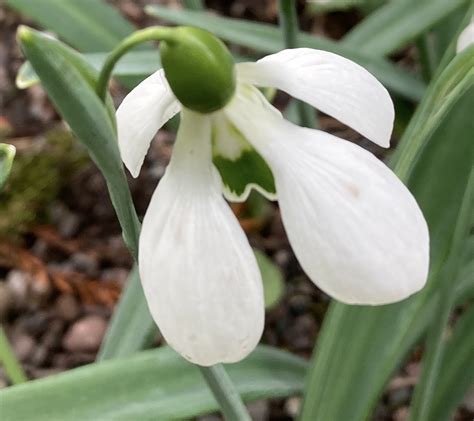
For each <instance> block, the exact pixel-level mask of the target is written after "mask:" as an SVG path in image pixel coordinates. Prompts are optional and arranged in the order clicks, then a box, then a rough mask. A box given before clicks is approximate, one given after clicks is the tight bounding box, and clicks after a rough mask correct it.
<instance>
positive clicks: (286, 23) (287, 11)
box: [278, 0, 317, 128]
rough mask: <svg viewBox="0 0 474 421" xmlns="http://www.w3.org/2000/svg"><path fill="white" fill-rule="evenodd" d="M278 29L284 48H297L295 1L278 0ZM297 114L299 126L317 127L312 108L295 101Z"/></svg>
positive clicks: (297, 30)
mask: <svg viewBox="0 0 474 421" xmlns="http://www.w3.org/2000/svg"><path fill="white" fill-rule="evenodd" d="M278 10H279V19H280V27H281V28H282V31H283V39H284V42H285V47H286V48H296V47H298V32H299V29H298V16H297V15H296V4H295V0H278ZM296 104H297V109H298V114H299V116H300V120H301V125H302V126H305V127H310V128H314V127H316V126H317V121H316V114H315V110H314V109H313V107H311V106H309V105H308V104H306V103H304V102H302V101H297V102H296Z"/></svg>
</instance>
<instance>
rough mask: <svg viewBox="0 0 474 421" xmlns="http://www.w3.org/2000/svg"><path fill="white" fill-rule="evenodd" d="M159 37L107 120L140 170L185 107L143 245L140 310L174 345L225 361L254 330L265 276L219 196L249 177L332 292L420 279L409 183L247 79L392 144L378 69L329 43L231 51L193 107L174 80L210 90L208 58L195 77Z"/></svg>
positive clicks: (414, 285)
mask: <svg viewBox="0 0 474 421" xmlns="http://www.w3.org/2000/svg"><path fill="white" fill-rule="evenodd" d="M186 29H187V30H189V31H191V32H192V31H196V33H197V34H201V32H202V33H204V31H201V32H199V31H200V30H197V29H192V30H191V29H190V28H186ZM192 33H193V34H194V32H192ZM206 34H208V33H206ZM201 35H202V34H201ZM201 35H200V36H201ZM203 36H204V35H203ZM207 36H209V37H211V36H210V35H205V37H207ZM212 42H215V43H218V44H216V45H219V47H218V48H217V47H216V46H215V45H214V46H213V48H214V49H217V50H219V48H222V49H225V47H224V45H223V44H222V46H220V45H221V44H219V43H220V41H218V40H215V41H212ZM212 42H210V43H211V44H212ZM162 44H163V43H162ZM193 45H195V44H193ZM166 48H171V47H170V44H166V43H165V46H164V47H163V46H162V49H161V53H162V62H163V65H164V70H163V69H160V70H158V71H157V72H156V73H154V74H153V75H151V76H150V77H148V78H147V79H145V80H144V81H143V82H142V83H140V84H139V85H138V86H137V87H136V88H135V89H134V90H132V91H131V92H130V93H129V95H128V96H127V97H126V98H125V99H124V101H123V102H122V104H121V105H120V107H119V109H118V111H117V127H118V140H119V146H120V151H121V155H122V158H123V161H124V163H125V165H126V166H127V168H128V169H129V170H130V172H131V173H132V175H133V176H134V177H136V176H138V174H139V171H140V168H141V166H142V163H143V160H144V156H145V154H146V152H147V150H148V148H149V144H150V142H151V140H152V138H153V137H154V135H155V133H156V132H157V131H158V130H159V129H160V127H162V125H163V124H164V123H165V122H166V121H167V120H168V119H170V118H171V117H172V116H173V115H175V114H176V113H178V112H180V113H181V123H180V127H179V131H178V135H177V140H176V143H175V145H174V150H173V153H172V157H171V162H170V164H169V166H168V168H167V170H166V173H165V175H164V176H163V178H162V179H161V180H160V182H159V184H158V187H157V188H156V191H155V193H154V194H153V197H152V199H151V202H150V205H149V207H148V210H147V212H146V215H145V218H144V221H143V226H142V232H141V236H140V245H139V268H140V275H141V280H142V283H143V287H144V291H145V296H146V298H147V302H148V305H149V308H150V311H151V313H152V315H153V317H154V319H155V321H156V323H157V325H158V327H159V328H160V330H161V332H162V334H163V336H164V337H165V339H166V340H167V342H168V343H169V344H170V345H171V346H172V347H173V348H174V349H175V350H176V351H178V352H179V353H180V354H182V355H183V356H184V357H185V358H187V359H188V360H190V361H192V362H194V363H197V364H200V365H205V366H207V365H212V364H215V363H219V362H225V363H230V362H235V361H238V360H240V359H242V358H244V357H245V356H246V355H247V354H248V353H249V352H250V351H252V349H253V348H254V347H255V346H256V345H257V343H258V341H259V339H260V337H261V334H262V330H263V325H264V304H263V291H262V283H261V276H260V273H259V269H258V266H257V263H256V259H255V257H254V254H253V252H252V249H251V247H250V245H249V243H248V240H247V238H246V236H245V234H244V232H243V230H242V228H241V227H240V225H239V223H238V221H237V219H236V218H235V216H234V215H233V213H232V212H231V210H230V208H229V206H228V204H227V202H226V200H225V199H224V197H226V198H227V199H229V200H245V199H246V197H247V196H248V194H249V191H250V190H251V189H252V188H254V189H256V190H258V191H259V192H260V193H262V194H263V195H265V196H266V197H268V198H269V199H271V200H278V203H279V207H280V212H281V217H282V220H283V224H284V227H285V229H286V232H287V235H288V238H289V240H290V243H291V246H292V248H293V251H294V253H295V255H296V257H297V259H298V261H299V263H300V264H301V266H302V268H303V270H304V271H305V272H306V274H307V275H308V277H309V278H310V279H311V280H312V281H313V282H314V283H315V284H316V285H317V286H318V287H319V288H321V289H322V290H323V291H324V292H326V293H327V294H328V295H330V296H332V297H334V298H335V299H337V300H339V301H341V302H344V303H348V304H368V305H378V304H386V303H392V302H395V301H399V300H403V299H405V298H406V297H408V296H410V295H411V294H413V293H415V292H417V291H418V290H420V289H421V288H422V287H423V286H424V284H425V282H426V278H427V271H428V261H429V246H428V244H429V238H428V229H427V225H426V222H425V219H424V217H423V215H422V213H421V211H420V209H419V207H418V205H417V203H416V201H415V199H414V198H413V196H412V195H411V194H410V192H409V190H408V189H407V188H406V187H405V186H404V185H403V183H402V182H401V181H400V180H399V179H398V178H397V177H396V175H395V174H394V173H393V172H392V171H391V170H390V169H389V168H388V167H386V166H385V165H384V164H383V163H382V162H381V161H379V160H378V159H377V158H376V157H375V156H374V155H372V154H371V153H370V152H368V151H366V150H365V149H363V148H361V147H359V146H357V145H355V144H353V143H350V142H348V141H345V140H342V139H339V138H337V137H336V136H333V135H331V134H329V133H326V132H324V131H321V130H312V129H308V128H302V127H298V126H296V125H294V124H292V123H290V122H288V121H286V120H285V119H284V118H283V117H282V115H281V114H280V112H279V111H278V110H277V109H276V108H274V107H273V106H272V105H271V104H270V103H269V102H268V101H267V100H266V98H265V97H264V96H263V95H262V93H261V92H260V91H259V90H258V89H257V88H258V87H272V88H277V89H280V90H282V91H285V92H286V93H288V94H289V95H291V96H293V97H295V98H298V99H300V100H303V101H305V102H307V103H309V104H311V105H313V106H314V107H316V108H318V109H319V110H321V111H322V112H324V113H326V114H328V115H330V116H332V117H334V118H336V119H338V120H339V121H341V122H342V123H344V124H346V125H347V126H349V127H351V128H353V129H354V130H356V131H357V132H359V133H360V134H362V135H363V136H365V137H366V138H367V139H369V140H371V141H372V142H374V143H376V144H377V145H380V146H383V147H388V146H389V142H390V135H391V132H392V127H393V120H394V108H393V104H392V101H391V99H390V96H389V94H388V92H387V90H386V89H385V88H384V87H383V86H382V85H381V84H380V83H379V82H378V81H377V80H376V78H375V77H374V76H372V75H371V74H370V73H369V72H368V71H367V70H365V69H364V68H362V67H361V66H359V65H358V64H356V63H353V62H352V61H350V60H348V59H346V58H343V57H340V56H338V55H336V54H332V53H329V52H326V51H320V50H313V49H308V48H297V49H290V50H283V51H281V52H279V53H276V54H272V55H269V56H267V57H265V58H263V59H261V60H259V61H257V62H256V63H239V64H237V65H235V76H234V70H233V69H234V67H233V66H231V69H232V70H231V73H230V74H231V76H229V80H232V82H231V83H233V84H234V87H233V88H232V89H231V90H229V92H230V94H229V95H228V98H225V101H223V103H221V104H220V105H218V106H209V107H208V108H209V110H208V111H202V110H196V108H194V109H189V106H188V105H187V103H189V102H191V101H190V98H188V97H187V96H186V91H185V90H184V91H183V90H182V89H181V92H179V89H177V88H175V87H174V84H176V80H177V79H179V78H182V80H181V81H180V82H179V83H180V84H181V85H180V86H186V85H187V86H188V87H190V88H189V89H192V90H193V92H192V93H191V94H192V95H191V96H192V98H191V99H192V100H193V101H195V102H196V100H197V103H199V98H200V96H199V95H201V100H202V101H203V102H205V101H207V100H208V99H209V98H207V96H212V93H209V92H210V90H212V89H214V88H215V87H214V84H213V83H212V81H213V77H214V76H213V74H212V72H211V70H212V66H213V65H214V64H215V63H211V64H210V65H209V66H210V67H209V69H210V70H209V72H210V74H209V75H206V76H202V77H203V80H200V79H199V77H200V73H201V70H200V69H199V65H195V64H193V57H192V54H188V55H186V57H185V58H183V63H187V67H186V68H185V69H184V70H182V69H177V68H176V66H174V67H173V65H170V62H171V61H172V60H171V59H170V58H169V56H168V51H167V50H166ZM225 51H227V50H225ZM181 52H182V51H181ZM193 54H194V50H193ZM222 54H223V53H222ZM224 55H225V54H223V56H224ZM229 57H230V55H229ZM175 58H176V57H174V59H175ZM211 59H212V55H211ZM226 60H227V59H226ZM183 65H184V64H183ZM225 66H227V64H225ZM173 72H178V73H179V72H181V74H180V75H179V74H178V75H177V74H173ZM219 77H220V76H219ZM219 83H220V81H219V80H218V77H216V79H215V84H217V85H218V84H219ZM201 88H202V91H201V92H199V90H200V89H201ZM207 93H208V95H207V96H206V94H207ZM219 101H221V99H219ZM219 101H217V102H216V103H218V102H219ZM247 164H248V166H246V165H247ZM233 165H235V166H234V167H233ZM237 168H238V169H239V170H238V171H239V172H238V173H237V177H234V178H232V175H234V176H235V174H233V170H236V169H237ZM234 172H235V171H234ZM229 174H230V175H229ZM235 180H237V182H235ZM239 180H240V181H239ZM242 180H243V181H242ZM268 180H270V181H268ZM239 182H240V185H239ZM242 183H243V184H244V185H242Z"/></svg>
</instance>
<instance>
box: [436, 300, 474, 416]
mask: <svg viewBox="0 0 474 421" xmlns="http://www.w3.org/2000/svg"><path fill="white" fill-rule="evenodd" d="M473 326H474V306H472V305H471V306H470V307H469V308H468V309H467V310H466V311H465V313H464V314H463V315H462V316H461V318H460V319H459V320H458V321H457V323H456V325H455V327H454V330H453V332H452V333H451V336H450V337H449V338H448V343H447V345H446V350H445V353H444V355H443V359H442V361H441V367H440V373H439V379H440V381H438V382H437V383H436V384H435V390H434V393H433V400H432V403H431V407H430V412H429V420H430V421H445V420H449V419H452V416H453V412H454V411H455V409H456V407H457V406H458V405H459V404H460V403H461V401H462V400H463V398H464V396H465V395H466V393H467V392H468V390H469V388H470V387H471V386H472V385H474V375H473V373H474V358H473V355H472V350H473V347H474V329H473Z"/></svg>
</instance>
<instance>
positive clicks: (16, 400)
mask: <svg viewBox="0 0 474 421" xmlns="http://www.w3.org/2000/svg"><path fill="white" fill-rule="evenodd" d="M226 369H227V371H228V373H229V375H230V377H231V379H232V381H233V382H234V384H235V385H236V388H237V390H238V391H239V393H240V394H241V395H242V397H243V398H244V399H245V400H246V401H252V400H256V399H261V398H275V397H282V396H291V395H295V394H299V393H301V392H302V390H303V387H304V377H305V373H306V369H307V363H306V362H305V361H304V360H302V359H300V358H298V357H295V356H293V355H291V354H289V353H287V352H283V351H279V350H277V349H275V348H271V347H266V346H260V347H258V348H257V350H255V351H254V352H253V353H252V354H251V355H250V356H249V357H248V358H246V359H245V360H244V361H241V362H239V363H237V364H230V365H227V366H226ZM0 408H1V413H2V420H3V421H17V420H33V419H34V420H35V421H51V420H61V421H78V420H100V421H109V420H143V421H145V420H150V421H151V420H153V421H155V420H179V419H185V418H191V417H195V416H198V415H202V414H205V413H209V412H213V411H216V410H217V409H218V407H217V403H216V401H215V400H214V398H213V396H212V394H211V392H210V391H209V389H208V388H207V387H206V384H205V382H204V379H203V378H202V377H201V374H200V372H199V370H198V368H197V367H195V366H193V365H192V364H190V363H188V362H186V361H185V360H184V359H183V358H181V357H180V356H178V355H177V354H176V353H175V352H174V351H172V350H171V349H170V348H168V347H162V348H159V349H156V350H153V351H145V352H142V353H140V354H137V355H135V356H132V357H130V358H126V359H116V360H112V361H105V362H101V363H96V364H90V365H87V366H85V367H81V368H77V369H73V370H70V371H68V372H65V373H62V374H59V375H56V376H52V377H49V378H46V379H41V380H35V381H32V382H29V383H26V384H24V385H20V386H14V387H10V388H8V389H4V390H3V391H1V392H0Z"/></svg>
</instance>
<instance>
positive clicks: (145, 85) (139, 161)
mask: <svg viewBox="0 0 474 421" xmlns="http://www.w3.org/2000/svg"><path fill="white" fill-rule="evenodd" d="M179 109H180V105H179V103H178V101H177V100H176V99H175V97H174V96H173V93H172V92H171V89H170V87H169V85H168V82H167V81H166V78H165V74H164V71H163V69H160V70H158V71H157V72H155V73H153V74H152V75H151V76H149V77H148V78H146V79H145V80H144V81H143V82H141V83H140V84H139V85H137V86H136V87H135V88H134V89H133V90H132V91H131V92H130V93H129V94H128V95H127V96H126V97H125V99H124V100H123V101H122V103H121V104H120V106H119V108H118V110H117V113H116V118H117V133H118V143H119V148H120V154H121V156H122V160H123V162H124V164H125V166H126V167H127V168H128V170H129V171H130V173H131V174H132V175H133V177H138V174H139V173H140V168H141V167H142V165H143V161H144V159H145V155H146V153H147V151H148V148H149V147H150V142H151V140H152V139H153V136H155V134H156V132H157V131H158V130H159V129H160V128H161V127H162V126H163V124H165V123H166V122H167V121H168V120H169V119H170V118H171V117H173V116H174V115H175V114H176V113H177V112H179Z"/></svg>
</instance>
